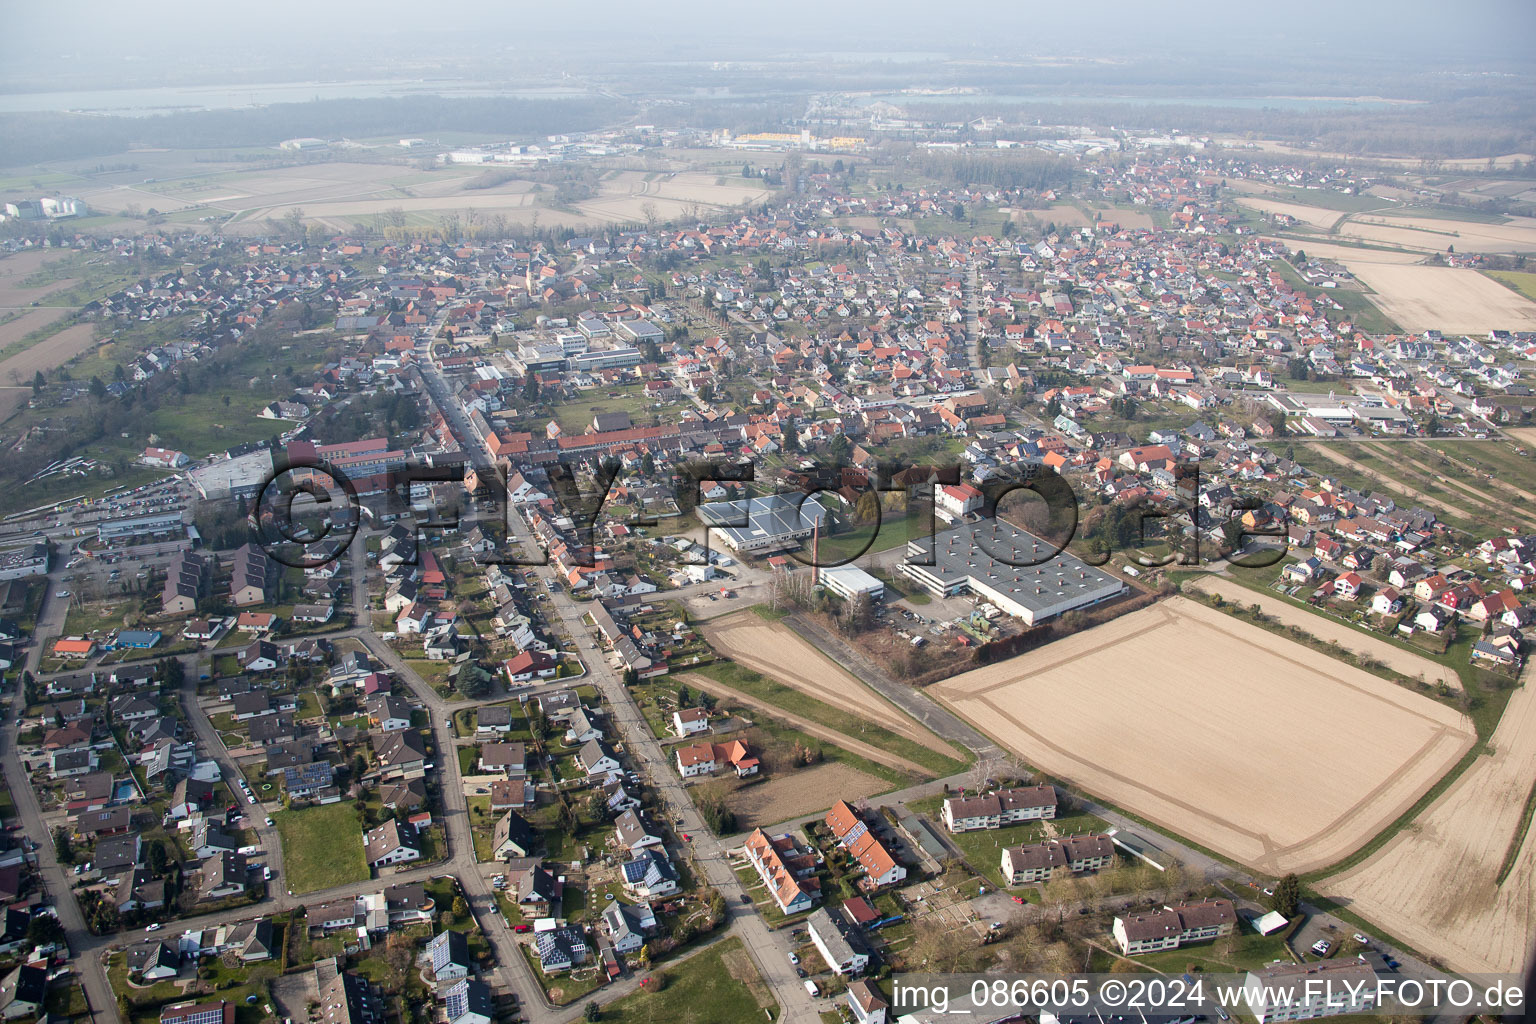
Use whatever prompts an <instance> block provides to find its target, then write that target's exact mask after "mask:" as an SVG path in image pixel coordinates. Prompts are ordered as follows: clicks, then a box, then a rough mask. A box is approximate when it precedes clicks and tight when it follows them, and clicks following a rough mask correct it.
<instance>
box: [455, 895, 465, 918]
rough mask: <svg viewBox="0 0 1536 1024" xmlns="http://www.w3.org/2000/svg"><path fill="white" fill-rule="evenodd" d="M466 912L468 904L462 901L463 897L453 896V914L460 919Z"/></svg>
mask: <svg viewBox="0 0 1536 1024" xmlns="http://www.w3.org/2000/svg"><path fill="white" fill-rule="evenodd" d="M468 913H469V904H468V903H466V902H465V901H464V897H463V896H455V897H454V898H453V916H454V917H457V918H460V919H462V918H463V917H464V915H466V914H468Z"/></svg>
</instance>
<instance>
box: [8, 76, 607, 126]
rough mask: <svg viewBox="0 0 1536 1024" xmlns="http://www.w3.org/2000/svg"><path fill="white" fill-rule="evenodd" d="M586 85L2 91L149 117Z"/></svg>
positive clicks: (573, 94) (537, 93) (524, 93)
mask: <svg viewBox="0 0 1536 1024" xmlns="http://www.w3.org/2000/svg"><path fill="white" fill-rule="evenodd" d="M589 95H591V93H589V92H588V91H587V90H585V89H582V88H568V87H561V86H547V87H535V88H528V87H526V86H518V87H512V86H499V85H496V84H493V83H488V82H466V81H459V80H451V79H417V80H414V81H411V80H407V81H400V80H395V81H387V80H382V79H381V80H378V81H354V82H272V83H268V84H256V85H240V86H227V85H214V86H154V87H150V88H143V89H87V90H81V91H76V92H18V93H6V94H0V113H5V114H19V113H32V112H54V111H64V110H72V111H79V112H82V113H92V114H117V115H125V116H129V117H147V116H149V115H151V114H169V113H173V112H175V111H181V110H229V109H234V108H238V107H255V106H265V105H267V104H269V103H308V102H309V101H310V100H356V99H380V98H390V97H398V96H446V97H449V98H455V99H466V98H486V97H503V98H506V99H541V100H555V99H579V98H581V97H583V96H589Z"/></svg>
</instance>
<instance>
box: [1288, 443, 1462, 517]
mask: <svg viewBox="0 0 1536 1024" xmlns="http://www.w3.org/2000/svg"><path fill="white" fill-rule="evenodd" d="M1306 449H1307V450H1308V451H1310V452H1316V453H1317V454H1319V455H1321V456H1322V457H1323V458H1325V459H1328V460H1329V461H1330V462H1336V463H1338V464H1339V465H1341V466H1348V467H1349V468H1350V469H1352V470H1354V471H1355V472H1357V473H1359V474H1360V475H1361V476H1363V477H1366V478H1367V479H1370V480H1374V481H1375V482H1376V483H1379V484H1381V486H1383V487H1385V488H1388V489H1389V490H1393V491H1396V492H1397V493H1399V494H1401V495H1403V496H1404V497H1407V498H1412V499H1413V500H1414V501H1417V502H1422V503H1423V504H1424V505H1427V506H1429V507H1430V508H1434V509H1438V510H1439V511H1441V512H1444V513H1446V514H1448V515H1453V516H1455V517H1456V518H1457V519H1463V520H1470V519H1476V518H1477V516H1475V515H1472V514H1470V513H1469V512H1468V511H1467V510H1466V509H1464V508H1460V507H1458V506H1456V505H1452V504H1451V503H1450V502H1447V501H1441V500H1440V499H1439V498H1435V497H1433V496H1431V495H1428V494H1424V493H1422V492H1421V491H1419V490H1418V489H1416V488H1414V487H1411V486H1409V485H1407V484H1404V483H1403V482H1401V481H1399V480H1394V479H1393V478H1392V477H1389V476H1387V475H1385V474H1383V473H1378V472H1377V471H1376V470H1374V469H1372V468H1371V467H1369V466H1367V465H1365V464H1364V463H1362V462H1359V461H1357V460H1355V459H1352V458H1350V457H1349V456H1347V455H1343V454H1341V453H1339V452H1336V451H1334V450H1333V449H1332V447H1331V446H1329V445H1328V444H1326V443H1325V442H1322V441H1308V442H1307V443H1306Z"/></svg>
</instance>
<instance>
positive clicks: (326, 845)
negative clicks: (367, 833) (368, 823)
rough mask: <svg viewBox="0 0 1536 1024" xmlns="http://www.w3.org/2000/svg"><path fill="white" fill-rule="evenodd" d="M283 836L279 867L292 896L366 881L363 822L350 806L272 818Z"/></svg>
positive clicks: (323, 808) (305, 811)
mask: <svg viewBox="0 0 1536 1024" xmlns="http://www.w3.org/2000/svg"><path fill="white" fill-rule="evenodd" d="M272 820H273V821H275V822H277V830H278V832H279V833H280V834H281V835H282V837H283V865H284V868H285V869H286V870H287V872H288V888H289V889H292V890H293V891H294V892H295V893H306V892H314V891H315V890H317V889H329V888H332V887H333V886H337V885H346V884H347V883H348V882H361V881H364V880H366V879H367V878H368V862H367V860H366V859H365V858H364V855H363V823H362V821H361V820H359V818H358V816H357V811H356V809H354V808H353V806H352V805H351V804H346V803H341V804H329V805H326V806H323V807H306V808H304V809H302V810H297V811H278V812H277V813H276V814H274V815H272Z"/></svg>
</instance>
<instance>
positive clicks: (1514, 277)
mask: <svg viewBox="0 0 1536 1024" xmlns="http://www.w3.org/2000/svg"><path fill="white" fill-rule="evenodd" d="M1483 273H1485V274H1487V275H1488V276H1489V277H1491V278H1493V279H1494V280H1495V281H1497V282H1499V283H1500V284H1502V285H1504V286H1505V287H1507V288H1513V289H1514V290H1515V291H1517V292H1519V293H1520V294H1521V295H1524V296H1525V297H1526V298H1528V299H1532V300H1536V274H1531V273H1525V272H1522V271H1519V270H1485V271H1483Z"/></svg>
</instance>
